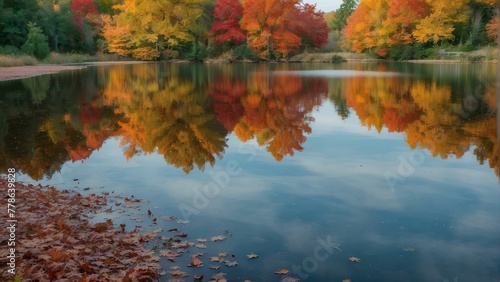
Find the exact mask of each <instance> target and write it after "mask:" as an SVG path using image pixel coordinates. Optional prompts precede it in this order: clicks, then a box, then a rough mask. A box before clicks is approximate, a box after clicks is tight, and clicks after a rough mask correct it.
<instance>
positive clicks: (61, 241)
mask: <svg viewBox="0 0 500 282" xmlns="http://www.w3.org/2000/svg"><path fill="white" fill-rule="evenodd" d="M0 187H1V189H0V195H1V199H3V200H2V201H3V202H4V205H5V206H6V205H7V195H6V194H7V189H6V187H7V181H5V179H0ZM15 199H16V202H15V207H16V212H15V215H16V220H17V226H16V240H15V243H16V245H15V250H16V275H15V276H14V275H12V274H10V273H8V272H7V271H2V272H1V273H0V281H14V280H16V281H87V282H89V281H157V280H158V271H159V269H160V265H159V260H160V258H159V257H158V256H155V255H154V252H153V251H151V250H147V249H145V245H146V243H147V242H148V241H149V240H151V239H152V238H153V237H154V236H156V235H155V233H152V232H151V233H146V234H140V233H139V232H137V230H135V229H134V230H132V231H129V232H127V231H125V226H124V225H121V226H115V225H114V224H113V222H112V221H111V220H109V219H108V220H106V221H104V222H98V223H95V224H91V223H90V218H91V217H92V215H95V214H98V213H102V212H103V211H104V209H105V208H106V207H107V201H108V199H107V195H106V194H105V193H104V194H103V195H96V194H91V195H88V196H82V195H80V194H79V193H77V192H73V191H67V190H64V191H59V190H57V189H55V188H54V187H42V186H40V185H38V186H34V185H22V184H20V183H17V184H16V195H15ZM1 217H2V222H7V219H8V218H7V212H6V211H4V212H3V213H2V214H1ZM8 236H9V234H7V229H6V228H5V227H4V228H1V237H0V238H1V239H0V241H1V242H0V246H4V247H2V248H1V249H0V263H1V264H2V265H3V266H5V265H6V263H7V261H6V259H7V258H6V257H7V255H8V248H6V246H7V239H8Z"/></svg>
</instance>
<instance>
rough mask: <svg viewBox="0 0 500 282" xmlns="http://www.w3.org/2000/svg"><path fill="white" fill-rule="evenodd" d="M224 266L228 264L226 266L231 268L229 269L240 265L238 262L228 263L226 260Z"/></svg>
mask: <svg viewBox="0 0 500 282" xmlns="http://www.w3.org/2000/svg"><path fill="white" fill-rule="evenodd" d="M224 264H226V265H227V266H229V267H233V266H237V265H238V262H237V261H228V260H226V261H225V262H224Z"/></svg>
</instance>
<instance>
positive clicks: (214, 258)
mask: <svg viewBox="0 0 500 282" xmlns="http://www.w3.org/2000/svg"><path fill="white" fill-rule="evenodd" d="M209 259H210V261H216V262H219V261H220V257H210V258H209Z"/></svg>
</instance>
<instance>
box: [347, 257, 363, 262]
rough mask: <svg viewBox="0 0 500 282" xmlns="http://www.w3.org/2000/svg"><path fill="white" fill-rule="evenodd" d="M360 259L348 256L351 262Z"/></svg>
mask: <svg viewBox="0 0 500 282" xmlns="http://www.w3.org/2000/svg"><path fill="white" fill-rule="evenodd" d="M360 260H361V259H360V258H357V257H350V258H349V261H352V262H359V261H360Z"/></svg>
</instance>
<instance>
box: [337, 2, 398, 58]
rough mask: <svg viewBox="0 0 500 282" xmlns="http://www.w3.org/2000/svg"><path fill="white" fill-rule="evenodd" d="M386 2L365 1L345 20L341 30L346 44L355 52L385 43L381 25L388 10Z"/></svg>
mask: <svg viewBox="0 0 500 282" xmlns="http://www.w3.org/2000/svg"><path fill="white" fill-rule="evenodd" d="M388 2H389V1H388V0H365V1H361V3H359V5H358V8H357V9H356V10H355V11H354V12H353V13H352V14H351V16H350V17H349V18H347V26H346V27H345V29H344V30H343V32H344V36H345V37H346V38H347V44H348V46H350V47H351V49H352V50H353V51H355V52H358V53H359V52H362V51H363V50H365V49H371V48H373V47H377V46H383V45H384V43H385V39H384V36H382V35H383V34H384V29H383V24H384V20H385V17H386V13H387V9H388Z"/></svg>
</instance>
